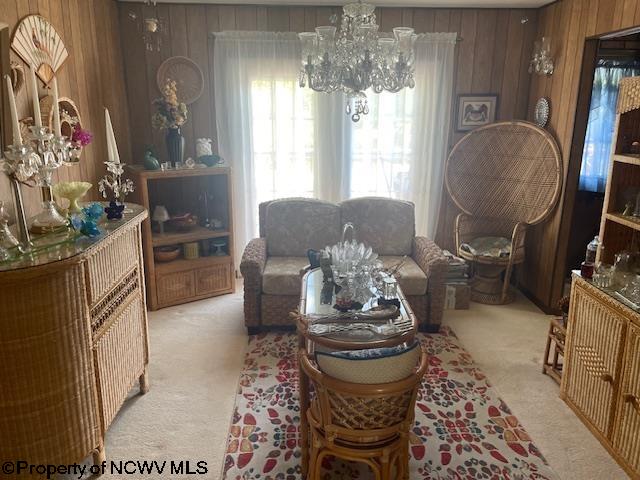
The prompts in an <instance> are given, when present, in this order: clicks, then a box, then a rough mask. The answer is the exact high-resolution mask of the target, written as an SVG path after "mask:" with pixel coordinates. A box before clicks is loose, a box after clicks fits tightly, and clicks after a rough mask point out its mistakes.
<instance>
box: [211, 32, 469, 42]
mask: <svg viewBox="0 0 640 480" xmlns="http://www.w3.org/2000/svg"><path fill="white" fill-rule="evenodd" d="M245 31H258V30H245ZM220 33H223V32H209V36H210V37H215V36H216V35H219V34H220ZM276 33H299V32H276ZM429 33H449V32H423V34H425V35H426V34H429ZM418 35H421V34H420V33H419V34H418ZM463 40H464V38H462V37H461V36H460V35H458V36H457V37H456V43H460V42H462V41H463Z"/></svg>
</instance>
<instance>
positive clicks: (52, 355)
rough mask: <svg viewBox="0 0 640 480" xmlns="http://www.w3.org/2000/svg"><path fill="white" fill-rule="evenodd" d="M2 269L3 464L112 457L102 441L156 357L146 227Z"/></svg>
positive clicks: (116, 225) (122, 226)
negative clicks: (151, 342)
mask: <svg viewBox="0 0 640 480" xmlns="http://www.w3.org/2000/svg"><path fill="white" fill-rule="evenodd" d="M131 207H132V210H133V213H131V214H128V215H126V216H125V218H124V219H123V220H121V221H117V222H109V223H107V224H105V228H106V230H107V233H106V234H105V235H104V236H103V237H101V238H99V239H96V240H86V241H81V242H76V243H74V244H72V245H71V246H68V247H61V248H60V249H59V250H54V251H53V252H48V253H42V254H39V255H37V256H34V257H33V258H31V259H26V260H24V261H22V262H17V263H16V264H14V265H11V264H9V265H7V264H3V265H0V385H1V386H2V387H1V388H0V458H2V459H4V460H25V461H28V462H29V463H31V464H54V465H62V464H70V463H74V462H79V461H82V460H83V459H84V458H85V457H86V456H87V455H88V454H90V453H91V454H93V457H94V461H95V462H101V461H102V460H103V459H104V458H105V457H104V435H105V432H106V430H107V429H108V428H109V425H110V424H111V422H112V420H113V419H114V417H115V416H116V414H117V412H118V410H119V409H120V407H121V405H122V403H123V402H124V400H125V398H126V397H127V395H128V393H129V391H130V390H131V388H132V387H133V386H134V384H135V383H136V382H139V383H140V389H141V391H142V392H146V390H147V389H148V384H147V378H146V366H147V364H148V359H149V351H148V339H147V317H146V304H145V295H144V271H143V263H142V245H141V232H140V224H141V222H142V221H143V220H144V219H145V218H146V216H147V213H146V211H145V210H144V209H143V208H142V207H140V206H136V205H131Z"/></svg>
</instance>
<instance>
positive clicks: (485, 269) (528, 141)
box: [445, 121, 562, 304]
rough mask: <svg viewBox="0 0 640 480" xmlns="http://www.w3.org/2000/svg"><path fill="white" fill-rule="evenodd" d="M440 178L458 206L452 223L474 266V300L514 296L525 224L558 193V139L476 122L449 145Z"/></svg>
mask: <svg viewBox="0 0 640 480" xmlns="http://www.w3.org/2000/svg"><path fill="white" fill-rule="evenodd" d="M445 183H446V186H447V190H448V191H449V194H450V195H451V198H452V199H453V201H454V202H455V204H456V205H457V206H458V207H459V208H460V210H462V212H463V213H461V214H459V215H458V216H457V218H456V222H455V236H456V247H457V249H458V254H459V255H460V256H461V257H463V258H464V259H465V260H467V261H469V262H470V263H471V264H472V267H473V277H472V280H471V298H472V300H475V301H477V302H481V303H490V304H503V303H508V302H510V301H512V300H513V292H512V291H511V290H510V289H509V280H510V277H511V272H512V270H513V267H514V266H515V265H517V264H520V263H522V262H523V261H524V252H525V249H524V242H525V234H526V231H527V227H529V226H530V225H535V224H537V223H540V222H542V221H543V220H544V219H545V218H547V216H548V215H549V214H550V213H551V211H552V210H553V209H554V207H555V206H556V203H557V202H558V198H559V196H560V189H561V186H562V162H561V156H560V150H559V149H558V145H557V144H556V142H555V140H554V139H553V137H552V136H551V135H550V134H549V133H548V132H546V131H545V130H543V129H542V128H540V127H538V126H536V125H534V124H532V123H529V122H523V121H512V122H498V123H493V124H490V125H487V126H485V127H481V128H478V129H476V130H473V131H472V132H470V133H468V134H467V135H465V136H464V137H463V138H462V139H461V140H460V141H459V142H458V143H457V144H456V145H455V147H453V150H452V151H451V153H450V154H449V158H448V159H447V164H446V168H445ZM487 245H492V246H496V248H493V249H491V248H486V247H487ZM474 246H480V247H479V248H474ZM500 246H502V247H503V248H502V249H501V248H500Z"/></svg>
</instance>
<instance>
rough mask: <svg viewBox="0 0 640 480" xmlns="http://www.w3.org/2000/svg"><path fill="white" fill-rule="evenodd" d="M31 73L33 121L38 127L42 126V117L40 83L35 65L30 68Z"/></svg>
mask: <svg viewBox="0 0 640 480" xmlns="http://www.w3.org/2000/svg"><path fill="white" fill-rule="evenodd" d="M29 71H30V72H31V75H30V80H31V95H32V98H31V101H32V102H33V121H34V122H35V124H36V127H41V126H42V115H41V114H40V99H39V98H38V81H37V80H36V71H35V69H34V67H33V65H30V66H29Z"/></svg>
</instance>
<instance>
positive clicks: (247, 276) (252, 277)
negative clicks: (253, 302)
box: [240, 238, 267, 285]
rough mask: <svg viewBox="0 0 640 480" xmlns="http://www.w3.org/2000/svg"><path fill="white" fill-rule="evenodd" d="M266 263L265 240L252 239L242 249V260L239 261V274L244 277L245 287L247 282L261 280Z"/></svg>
mask: <svg viewBox="0 0 640 480" xmlns="http://www.w3.org/2000/svg"><path fill="white" fill-rule="evenodd" d="M266 263H267V239H266V238H254V239H253V240H251V241H250V242H249V243H248V244H247V246H246V247H245V249H244V252H243V254H242V260H241V261H240V273H242V276H243V277H244V281H245V285H246V282H247V280H248V281H249V282H250V283H253V282H255V281H256V280H258V279H260V278H262V272H264V266H265V264H266Z"/></svg>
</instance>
